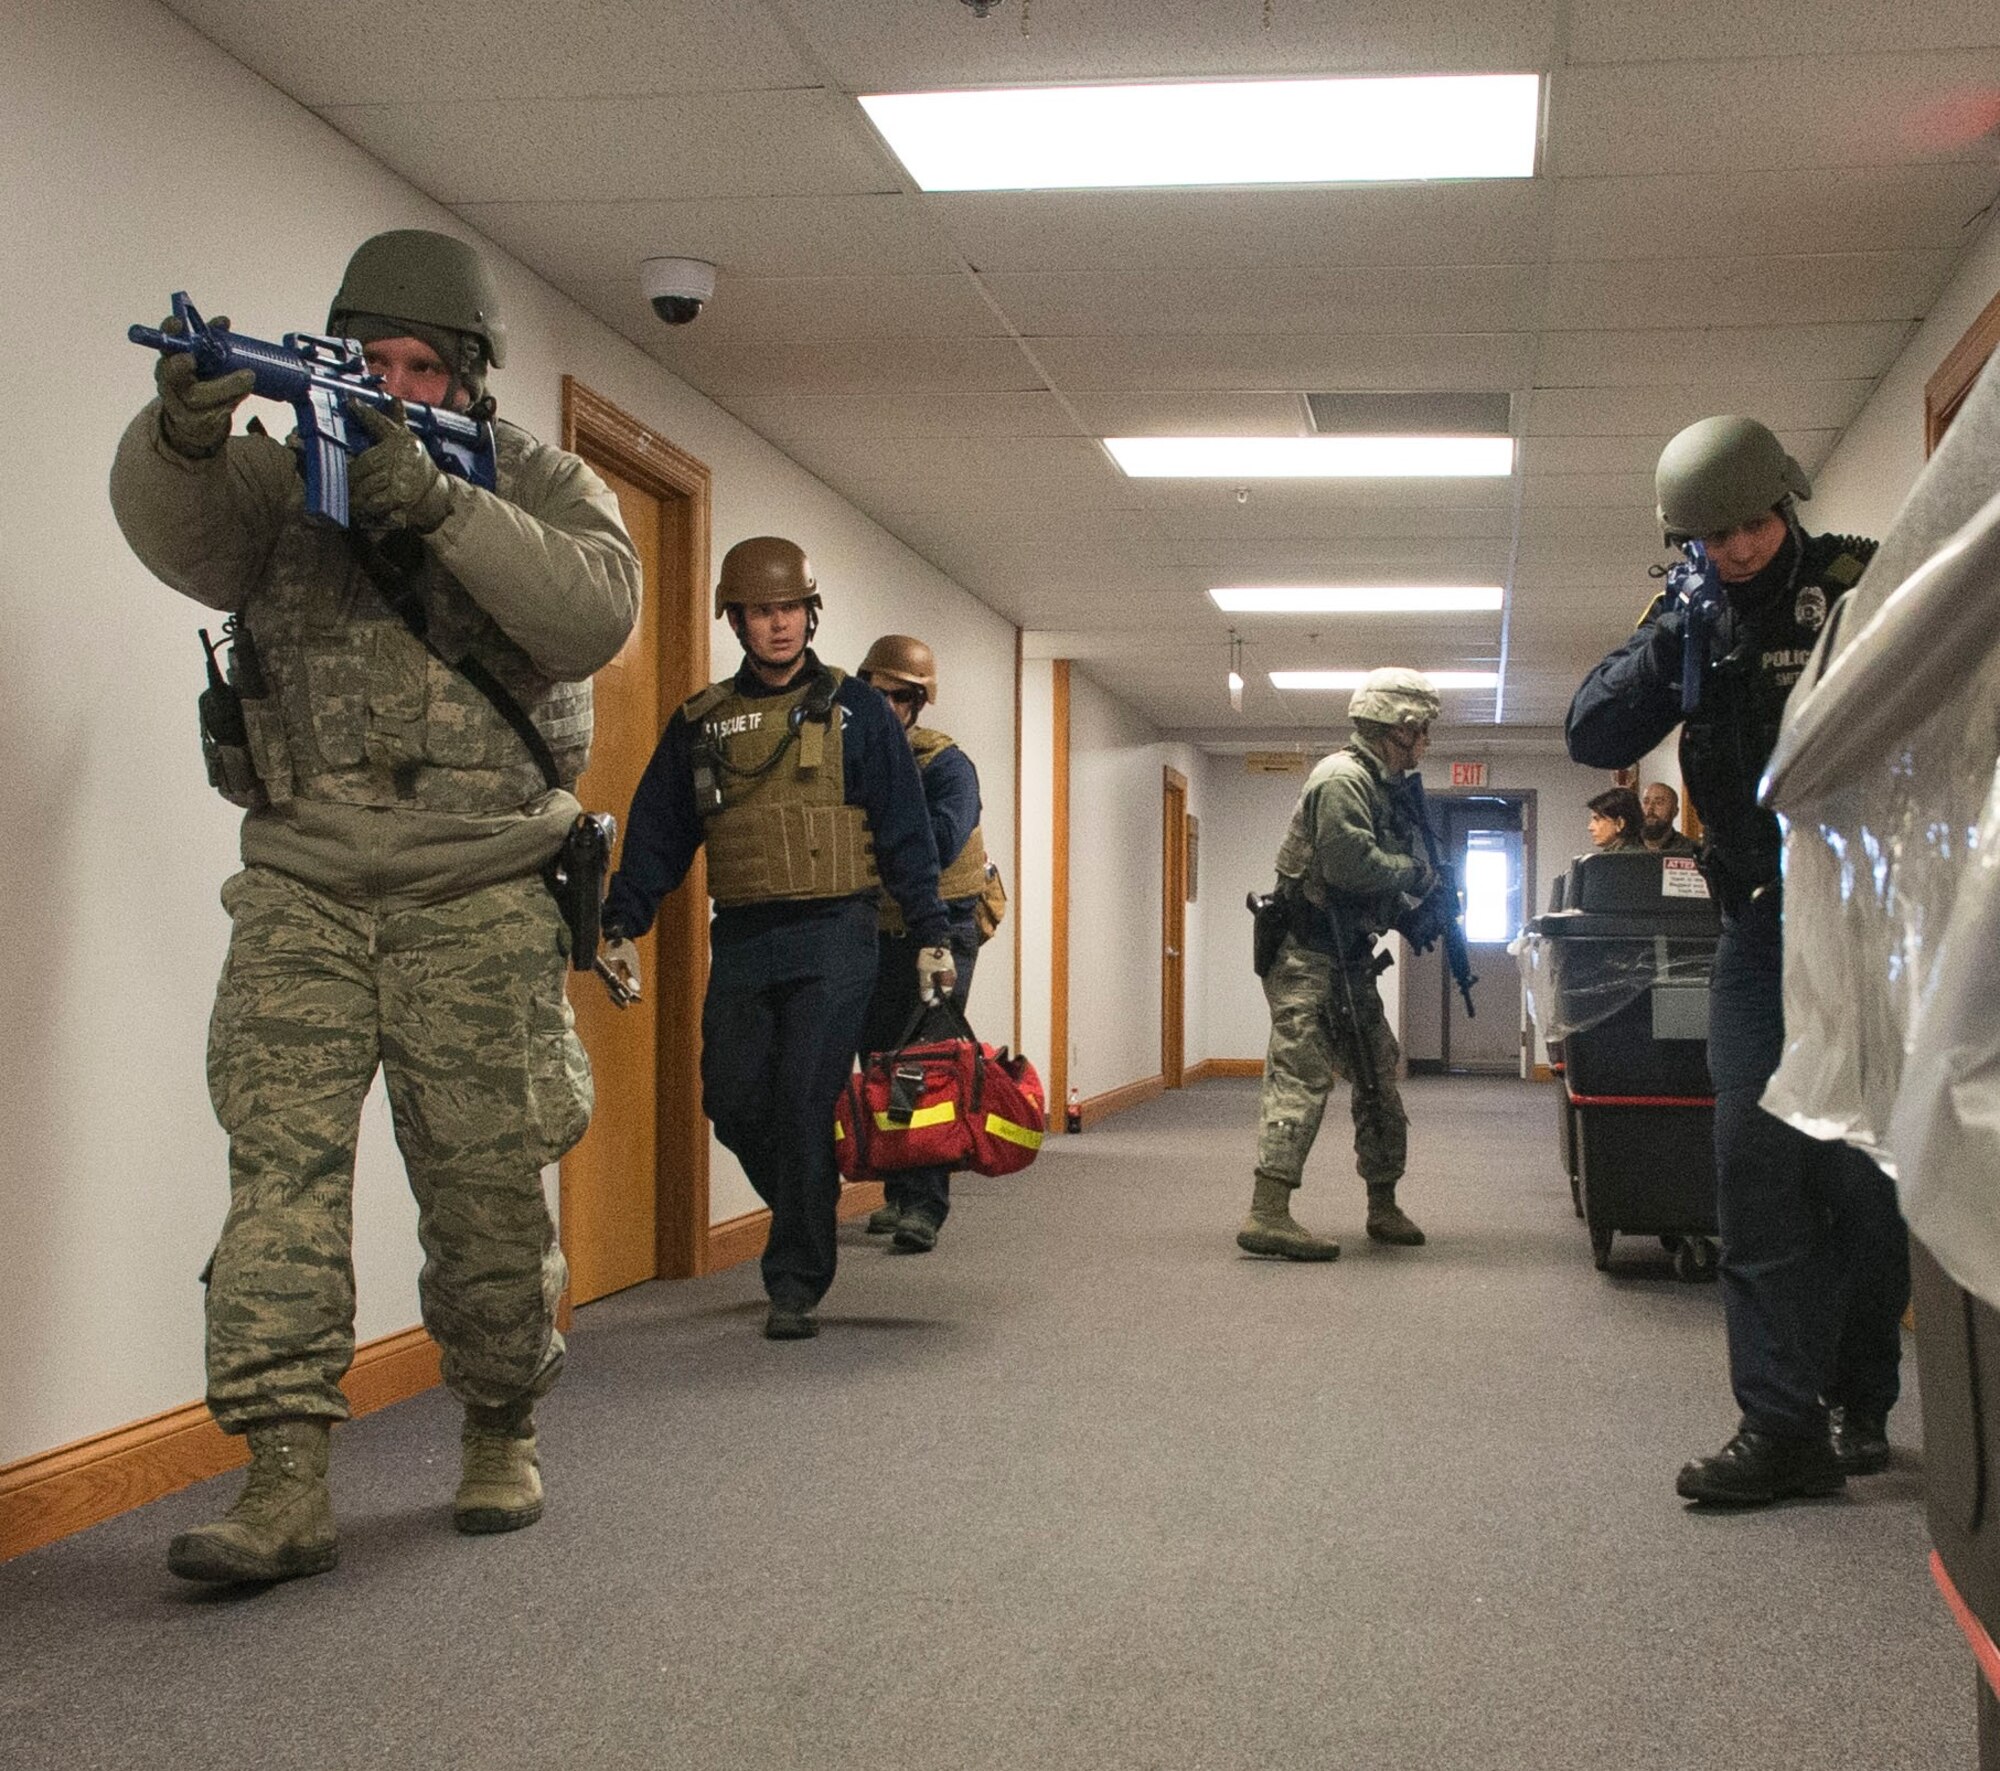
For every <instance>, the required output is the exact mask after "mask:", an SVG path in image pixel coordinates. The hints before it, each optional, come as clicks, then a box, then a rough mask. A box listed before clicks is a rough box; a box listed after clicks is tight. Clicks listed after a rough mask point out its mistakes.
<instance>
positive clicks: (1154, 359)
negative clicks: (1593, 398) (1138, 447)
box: [1033, 332, 1534, 392]
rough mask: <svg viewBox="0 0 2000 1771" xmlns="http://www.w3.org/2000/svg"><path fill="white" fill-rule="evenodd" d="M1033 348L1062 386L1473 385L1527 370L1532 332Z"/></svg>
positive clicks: (1167, 340)
mask: <svg viewBox="0 0 2000 1771" xmlns="http://www.w3.org/2000/svg"><path fill="white" fill-rule="evenodd" d="M1033 348H1034V352H1035V356H1036V358H1037V359H1038V360H1039V361H1040V362H1041V364H1042V365H1043V367H1044V368H1046V369H1047V370H1048V372H1049V373H1050V375H1051V376H1053V378H1054V380H1055V383H1056V385H1057V386H1058V387H1061V388H1064V389H1069V388H1076V389H1080V390H1091V389H1113V390H1131V389H1140V388H1200V387H1213V388H1243V387H1255V386H1259V385H1262V386H1264V387H1267V388H1270V389H1274V390H1284V389H1290V388H1295V389H1299V390H1301V391H1303V390H1306V389H1314V390H1320V389H1353V390H1363V389H1388V390H1392V391H1394V390H1404V389H1410V390H1414V389H1429V388H1443V389H1469V390H1476V391H1481V392H1484V391H1486V390H1489V389H1493V388H1510V387H1514V386H1517V385H1519V384H1521V383H1523V382H1525V380H1526V379H1527V373H1528V366H1529V363H1530V360H1531V358H1532V355H1533V351H1534V337H1533V335H1532V334H1531V333H1526V332H1513V333H1509V332H1488V333H1436V334H1432V335H1430V336H1427V337H1422V338H1406V337H1396V336H1390V335H1386V334H1381V333H1375V334H1365V333H1357V334H1354V335H1352V336H1347V337H1339V338H1335V337H1327V336H1324V335H1320V336H1312V337H1303V338H1301V337H1285V338H1227V337H1206V338H1188V337H1181V338H1172V337H1151V338H1131V337H1127V338H1038V339H1036V340H1035V341H1034V345H1033Z"/></svg>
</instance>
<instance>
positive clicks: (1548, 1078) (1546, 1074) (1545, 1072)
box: [1528, 1064, 1556, 1082]
mask: <svg viewBox="0 0 2000 1771" xmlns="http://www.w3.org/2000/svg"><path fill="white" fill-rule="evenodd" d="M1555 1079H1556V1073H1555V1072H1554V1071H1553V1070H1551V1069H1550V1068H1549V1067H1548V1065H1546V1064H1537V1065H1536V1066H1535V1067H1534V1069H1533V1070H1532V1071H1530V1072H1529V1075H1528V1080H1529V1081H1530V1082H1553V1081H1555Z"/></svg>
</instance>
